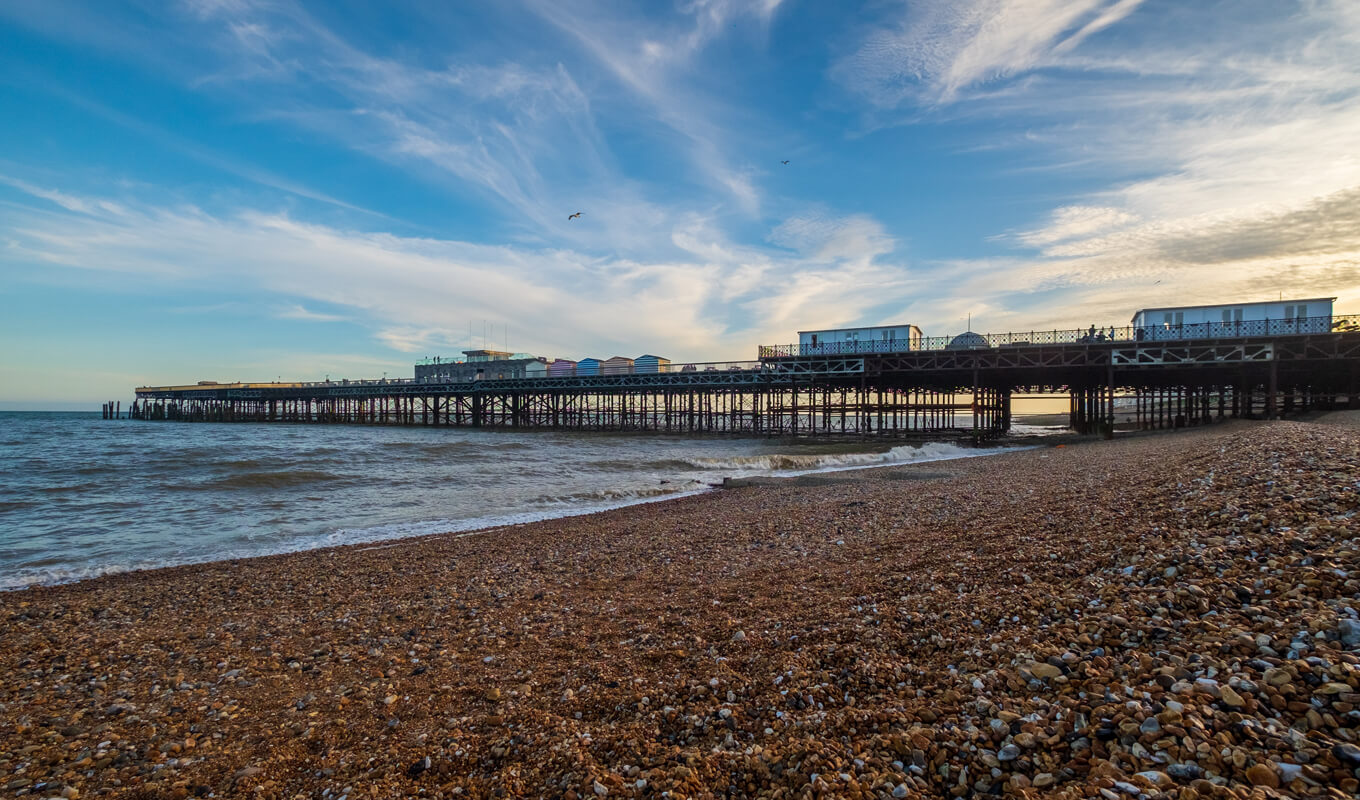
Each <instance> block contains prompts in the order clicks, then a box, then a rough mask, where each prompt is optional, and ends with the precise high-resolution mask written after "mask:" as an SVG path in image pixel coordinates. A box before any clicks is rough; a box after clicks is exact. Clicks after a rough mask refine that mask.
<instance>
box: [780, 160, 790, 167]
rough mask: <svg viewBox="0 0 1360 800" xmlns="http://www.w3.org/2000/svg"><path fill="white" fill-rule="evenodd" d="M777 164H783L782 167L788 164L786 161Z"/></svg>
mask: <svg viewBox="0 0 1360 800" xmlns="http://www.w3.org/2000/svg"><path fill="white" fill-rule="evenodd" d="M779 163H780V164H783V165H784V166H788V163H789V162H788V161H787V160H786V161H780V162H779Z"/></svg>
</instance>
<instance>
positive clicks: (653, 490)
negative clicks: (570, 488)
mask: <svg viewBox="0 0 1360 800" xmlns="http://www.w3.org/2000/svg"><path fill="white" fill-rule="evenodd" d="M709 487H710V484H707V483H704V482H702V481H696V480H675V481H666V482H664V483H659V484H657V485H656V486H644V487H633V488H622V489H597V490H595V491H590V492H572V493H569V494H560V495H543V496H541V497H537V498H534V499H533V500H530V501H529V505H532V506H554V505H577V504H583V503H584V504H593V503H619V502H622V503H627V502H630V501H646V500H655V499H660V498H663V497H666V496H667V495H673V494H684V493H686V492H695V491H702V490H704V489H707V488H709Z"/></svg>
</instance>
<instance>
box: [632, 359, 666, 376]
mask: <svg viewBox="0 0 1360 800" xmlns="http://www.w3.org/2000/svg"><path fill="white" fill-rule="evenodd" d="M633 371H634V372H670V371H671V360H670V359H669V358H662V357H661V356H654V355H645V356H638V357H637V358H635V359H633Z"/></svg>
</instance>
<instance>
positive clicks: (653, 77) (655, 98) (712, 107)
mask: <svg viewBox="0 0 1360 800" xmlns="http://www.w3.org/2000/svg"><path fill="white" fill-rule="evenodd" d="M530 5H531V7H532V8H534V9H535V10H536V11H537V13H538V14H539V15H540V16H541V17H542V18H543V19H545V20H547V21H548V22H550V23H552V24H553V25H555V26H556V27H557V28H559V29H560V30H562V31H564V32H565V33H567V34H569V35H570V36H572V37H573V38H574V39H575V40H577V41H578V42H580V44H581V46H582V47H583V48H584V50H585V51H586V52H587V53H589V54H590V55H591V56H593V57H594V58H595V59H596V61H597V62H598V63H599V64H601V65H603V66H604V67H605V68H606V69H607V70H608V72H609V73H610V74H611V75H612V76H613V77H614V78H615V80H617V81H618V82H619V83H620V84H621V85H623V86H625V87H627V88H628V89H629V90H630V91H631V92H632V93H633V94H634V95H635V96H636V97H638V98H640V99H641V100H643V101H644V102H645V103H646V107H647V108H648V109H649V110H650V112H651V113H652V114H653V115H655V117H656V119H657V120H659V121H660V122H661V123H662V124H664V125H666V126H667V127H669V128H670V129H672V130H674V131H675V132H676V133H679V134H680V135H682V136H683V137H685V139H686V140H687V141H688V143H689V147H688V156H689V159H690V161H691V162H692V163H693V164H694V165H695V166H696V167H697V168H698V169H699V171H700V173H701V174H702V175H704V176H706V177H707V179H708V180H709V182H710V183H711V184H712V185H714V186H717V187H720V188H723V189H726V190H727V192H729V193H730V196H731V198H732V199H734V200H735V201H736V203H737V206H738V207H739V208H740V209H742V210H743V211H745V212H746V213H748V214H756V213H757V212H758V211H759V210H760V196H759V193H758V192H757V190H756V188H755V186H754V183H753V182H752V180H751V179H750V176H749V174H747V171H746V170H744V169H743V168H741V167H739V166H735V165H734V164H733V161H732V159H731V157H730V156H729V155H728V154H727V153H726V149H727V148H726V147H725V145H726V144H727V142H728V140H729V139H731V138H732V134H731V133H729V132H728V131H726V130H725V129H724V127H723V126H722V125H721V124H720V123H719V122H717V119H716V118H717V117H719V116H721V115H722V114H721V111H720V109H719V107H718V104H717V103H716V102H715V101H714V100H713V99H712V98H711V97H709V96H707V95H704V94H701V93H698V92H695V91H694V90H693V89H691V88H690V86H689V85H688V84H687V81H686V78H687V77H689V76H691V75H692V74H693V73H694V72H695V67H696V65H695V63H694V62H695V61H696V59H697V57H698V55H699V54H700V53H702V52H703V50H704V48H705V47H707V46H708V45H709V43H710V42H712V41H713V40H715V39H717V38H718V37H720V36H723V35H725V34H727V33H728V29H729V26H730V25H731V24H732V22H733V21H734V20H738V19H742V18H752V19H755V20H757V21H758V22H759V23H761V24H768V23H769V21H770V19H771V17H772V16H773V15H774V14H775V12H776V10H777V9H778V8H779V6H780V2H779V0H754V1H748V0H694V1H693V2H690V3H688V4H686V5H684V6H682V12H683V13H682V21H681V22H679V23H677V24H672V25H669V26H667V25H658V24H656V23H654V22H649V23H644V22H641V21H639V20H629V19H627V18H623V17H620V16H619V15H618V14H617V9H614V8H611V9H604V8H600V7H598V6H597V5H595V4H593V3H585V2H577V3H563V2H547V0H531V2H530Z"/></svg>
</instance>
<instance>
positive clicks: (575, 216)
mask: <svg viewBox="0 0 1360 800" xmlns="http://www.w3.org/2000/svg"><path fill="white" fill-rule="evenodd" d="M579 216H581V212H580V211H577V212H576V213H575V214H572V215H571V216H569V217H567V219H568V220H573V219H576V218H577V217H579Z"/></svg>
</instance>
